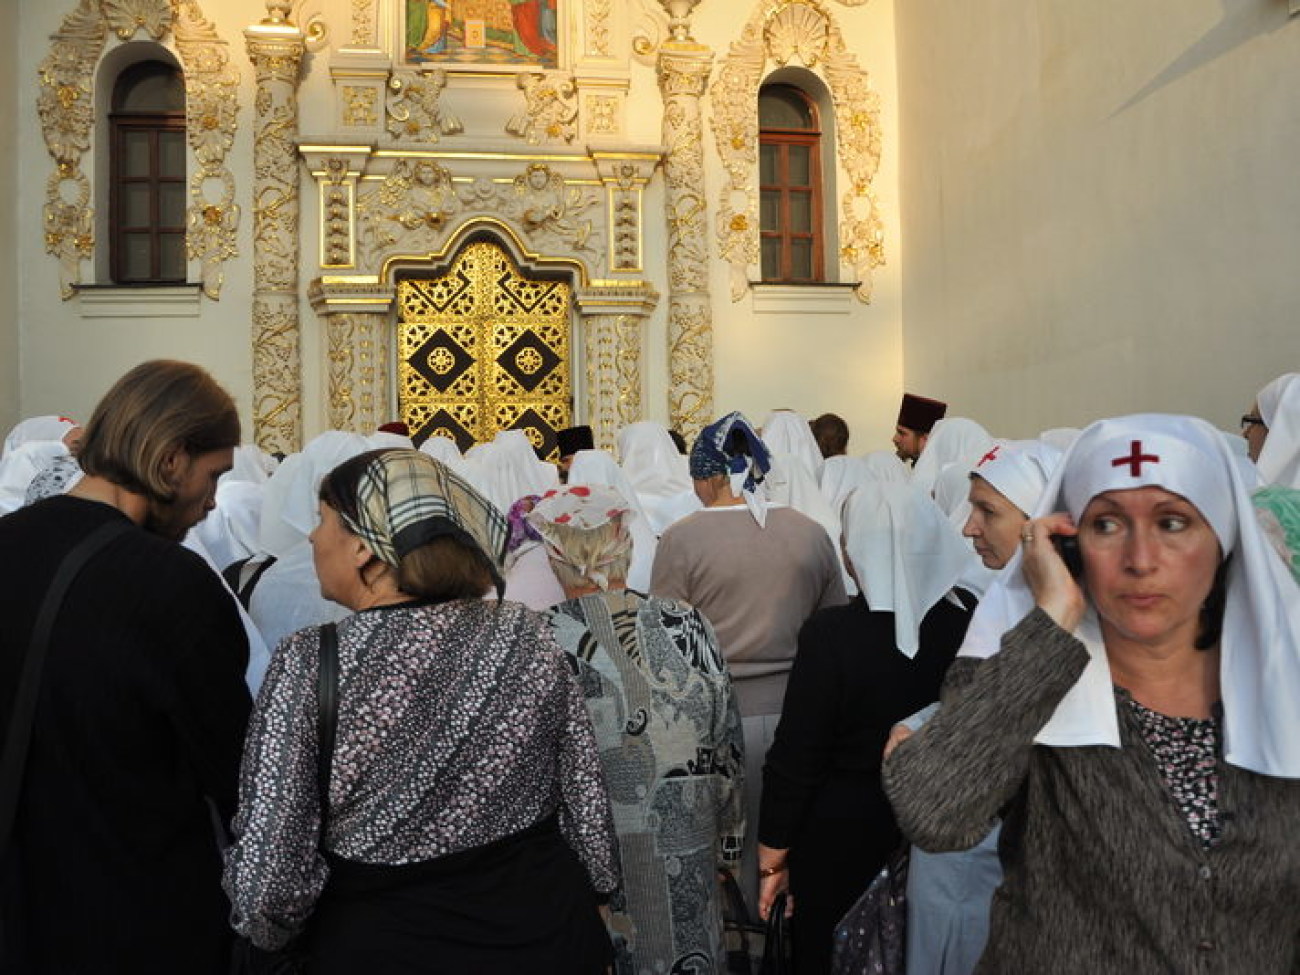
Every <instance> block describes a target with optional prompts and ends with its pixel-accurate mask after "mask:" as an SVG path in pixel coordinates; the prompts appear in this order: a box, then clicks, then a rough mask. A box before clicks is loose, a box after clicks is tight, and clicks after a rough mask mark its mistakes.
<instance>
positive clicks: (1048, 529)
mask: <svg viewBox="0 0 1300 975" xmlns="http://www.w3.org/2000/svg"><path fill="white" fill-rule="evenodd" d="M1037 511H1038V512H1039V513H1040V516H1039V517H1035V518H1033V519H1031V520H1030V521H1028V522H1027V523H1026V524H1025V526H1024V529H1023V531H1022V535H1021V552H1020V554H1019V555H1018V556H1017V557H1016V558H1015V559H1013V560H1012V562H1011V563H1010V564H1009V565H1008V567H1007V570H1006V573H1005V575H1004V577H1003V578H1002V579H1001V580H999V582H998V583H997V584H996V585H995V586H994V587H993V589H991V590H990V591H989V593H988V594H986V596H985V599H984V601H983V602H981V604H980V607H979V609H978V610H977V612H976V616H975V619H974V620H973V622H972V624H971V629H970V631H969V633H968V635H967V639H966V643H965V645H964V646H963V648H962V651H961V653H962V656H960V657H959V658H958V660H957V661H956V662H954V664H953V666H952V668H951V669H950V670H949V673H948V677H947V682H946V685H945V690H944V703H943V707H942V708H941V709H940V711H939V713H938V715H937V716H936V717H935V718H934V719H933V720H932V721H931V722H930V723H929V724H927V725H926V726H925V728H924V729H923V730H922V731H920V732H918V733H917V734H916V735H914V736H912V737H911V738H909V739H908V740H906V741H905V742H903V743H902V744H901V745H899V746H898V748H897V749H896V750H895V751H894V753H893V754H892V756H891V757H890V758H889V759H887V760H886V763H885V767H884V780H885V787H886V790H887V792H888V794H889V796H890V799H891V801H892V802H893V806H894V811H895V813H896V815H897V817H898V821H899V824H900V826H901V827H902V829H903V831H904V833H906V834H907V835H908V836H909V837H910V838H911V839H912V841H913V842H914V843H916V844H917V845H918V846H920V847H922V848H923V849H927V850H949V849H962V848H965V847H967V846H969V845H971V844H972V843H974V842H975V841H977V840H978V839H979V838H980V837H981V836H982V835H983V834H984V833H985V832H986V831H987V829H988V827H989V825H990V823H991V822H992V821H993V819H994V818H995V817H997V816H999V815H1001V816H1002V818H1003V821H1004V827H1003V834H1002V840H1001V843H1000V846H999V853H1000V856H1001V860H1002V865H1003V870H1004V873H1005V880H1004V882H1003V884H1002V885H1001V886H1000V887H999V888H998V891H997V894H996V895H995V897H994V901H993V908H992V914H991V926H990V934H989V941H988V945H987V948H986V949H985V952H984V955H983V957H982V958H981V960H980V964H979V967H978V968H977V971H978V972H981V973H990V972H1053V973H1067V975H1068V973H1073V972H1079V973H1083V972H1087V973H1090V975H1095V973H1109V972H1114V973H1121V972H1123V973H1128V972H1148V971H1193V970H1195V971H1215V972H1225V973H1226V972H1245V971H1249V972H1252V973H1259V975H1263V973H1273V972H1277V973H1286V972H1292V971H1294V970H1295V968H1296V965H1297V963H1298V962H1300V918H1298V917H1297V914H1296V912H1295V909H1294V905H1295V904H1296V902H1297V899H1298V898H1300V844H1296V843H1295V842H1294V839H1293V836H1292V833H1293V824H1294V822H1295V819H1296V815H1297V814H1298V813H1300V781H1297V779H1300V721H1298V720H1297V712H1296V708H1295V701H1296V700H1297V699H1298V698H1300V598H1298V597H1300V591H1298V590H1297V588H1296V584H1295V582H1294V581H1293V580H1292V578H1291V576H1290V573H1289V571H1288V569H1287V568H1286V566H1285V565H1283V564H1282V562H1281V560H1280V559H1279V558H1278V557H1277V555H1276V553H1275V552H1274V551H1273V549H1272V548H1271V547H1270V545H1269V544H1268V542H1267V540H1266V539H1265V538H1264V536H1263V534H1262V533H1261V531H1260V528H1259V525H1258V523H1257V522H1256V520H1255V516H1254V514H1253V511H1252V509H1251V505H1250V499H1249V494H1248V489H1247V485H1246V484H1245V483H1244V481H1243V478H1242V474H1241V472H1240V469H1239V467H1238V465H1237V462H1236V461H1235V460H1234V458H1233V455H1232V453H1231V451H1230V450H1229V448H1228V446H1227V444H1226V443H1225V442H1224V441H1223V439H1222V438H1221V437H1220V435H1219V434H1218V432H1217V431H1216V430H1215V429H1214V428H1213V427H1211V426H1210V425H1209V424H1207V423H1205V422H1204V421H1201V420H1197V419H1193V418H1191V417H1177V416H1164V415H1153V414H1148V415H1141V416H1133V417H1126V418H1121V419H1115V420H1103V421H1100V422H1098V423H1095V424H1093V425H1092V426H1091V427H1089V428H1088V429H1087V430H1085V431H1084V432H1083V434H1081V435H1080V437H1079V439H1078V440H1077V441H1076V442H1075V444H1074V445H1073V446H1072V447H1071V449H1070V451H1069V452H1068V453H1067V455H1066V457H1065V459H1064V460H1063V462H1062V465H1061V467H1060V468H1059V469H1058V471H1057V473H1056V474H1055V475H1054V477H1053V480H1052V482H1051V483H1050V484H1049V485H1048V487H1047V490H1046V491H1045V492H1044V496H1043V499H1042V502H1041V503H1040V505H1039V507H1038V509H1037ZM1053 535H1073V536H1076V537H1077V539H1078V546H1079V551H1080V555H1081V558H1082V572H1081V575H1080V577H1079V578H1076V577H1075V576H1074V575H1072V574H1071V572H1070V571H1069V570H1068V569H1067V568H1066V566H1065V564H1064V563H1063V562H1062V560H1061V557H1060V555H1059V554H1058V552H1057V549H1056V547H1055V546H1054V545H1053V540H1052V537H1051V536H1053Z"/></svg>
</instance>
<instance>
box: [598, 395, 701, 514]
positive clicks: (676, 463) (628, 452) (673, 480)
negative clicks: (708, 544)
mask: <svg viewBox="0 0 1300 975" xmlns="http://www.w3.org/2000/svg"><path fill="white" fill-rule="evenodd" d="M618 457H619V464H620V466H621V467H622V468H623V473H624V474H626V475H627V479H628V481H629V482H630V483H631V485H632V489H633V490H634V491H636V497H637V502H638V503H639V504H640V505H641V510H642V511H643V512H644V513H645V516H646V519H647V520H648V521H649V523H650V528H651V530H652V531H653V532H654V533H655V534H656V535H662V534H663V533H664V529H666V528H667V527H668V526H669V525H671V524H672V523H673V522H674V521H677V520H678V519H680V518H685V517H686V516H687V515H689V514H690V513H691V512H692V511H698V510H699V508H700V499H699V498H697V497H696V496H695V485H694V482H693V481H692V480H691V475H690V471H689V470H688V469H687V460H686V457H685V456H684V455H682V454H680V453H678V452H677V445H676V444H674V443H673V438H672V437H671V436H670V435H669V433H668V428H667V427H665V426H664V425H663V424H662V423H655V422H653V421H650V420H643V421H641V422H640V423H632V424H629V425H628V426H626V427H624V428H623V429H622V430H620V431H619V434H618Z"/></svg>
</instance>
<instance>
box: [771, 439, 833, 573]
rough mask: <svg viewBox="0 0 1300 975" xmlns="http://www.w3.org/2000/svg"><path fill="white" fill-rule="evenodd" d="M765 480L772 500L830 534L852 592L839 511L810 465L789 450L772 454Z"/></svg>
mask: <svg viewBox="0 0 1300 975" xmlns="http://www.w3.org/2000/svg"><path fill="white" fill-rule="evenodd" d="M766 483H767V491H768V499H769V500H770V501H771V502H772V503H773V504H783V505H786V506H788V507H791V508H793V509H794V510H795V511H797V512H799V513H800V514H802V515H806V516H808V517H809V518H811V519H812V520H813V521H815V522H817V524H819V525H821V526H822V529H823V530H824V531H825V532H826V534H827V535H828V536H830V540H831V548H833V549H834V550H835V558H836V561H837V562H840V563H841V564H840V574H841V575H842V576H843V577H844V582H845V586H846V591H847V592H849V593H852V592H853V591H854V587H853V580H852V579H851V578H850V577H849V574H848V570H847V569H845V568H844V565H843V557H842V556H841V555H840V513H839V511H837V510H836V509H835V508H833V507H831V503H830V502H829V501H827V500H826V495H824V494H822V490H821V488H820V487H818V486H817V482H816V481H815V480H814V479H813V476H812V475H811V474H809V473H808V468H807V466H806V465H805V464H804V463H803V461H801V460H800V459H799V458H797V457H793V456H791V455H790V454H773V455H772V469H771V470H770V471H768V472H767V480H766Z"/></svg>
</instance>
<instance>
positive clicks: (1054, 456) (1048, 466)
mask: <svg viewBox="0 0 1300 975" xmlns="http://www.w3.org/2000/svg"><path fill="white" fill-rule="evenodd" d="M1062 456H1063V455H1062V453H1061V451H1059V450H1057V449H1056V448H1055V447H1053V446H1052V445H1051V444H1048V443H1045V442H1043V441H1042V440H1005V441H1003V442H1001V443H998V444H995V445H994V446H993V448H992V449H991V450H990V451H989V452H988V453H987V454H985V455H984V456H983V457H982V458H980V460H979V462H978V463H977V464H976V465H975V466H974V467H972V468H971V469H970V472H969V473H971V474H978V475H979V476H980V477H982V478H984V480H986V481H988V482H989V484H990V485H991V486H992V487H993V488H994V489H995V490H996V491H997V492H998V493H999V494H1001V495H1002V496H1003V497H1004V498H1006V499H1007V500H1008V501H1010V502H1011V503H1012V504H1014V505H1015V506H1016V507H1017V508H1019V509H1020V511H1021V512H1022V513H1023V514H1025V515H1028V514H1030V513H1031V512H1032V511H1033V510H1034V509H1035V508H1036V507H1037V506H1038V499H1039V498H1040V497H1042V495H1043V488H1045V487H1047V482H1048V481H1049V480H1050V479H1051V477H1052V472H1053V471H1055V470H1056V465H1057V464H1059V463H1060V462H1061V457H1062Z"/></svg>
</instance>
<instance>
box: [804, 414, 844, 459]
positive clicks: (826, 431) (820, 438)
mask: <svg viewBox="0 0 1300 975" xmlns="http://www.w3.org/2000/svg"><path fill="white" fill-rule="evenodd" d="M808 427H809V429H811V430H812V435H813V438H814V439H815V440H816V441H817V449H818V450H820V451H821V454H822V456H823V457H838V456H839V455H840V454H842V453H844V452H845V451H846V450H848V448H849V425H848V424H847V423H845V422H844V419H843V417H840V416H836V415H835V414H834V413H823V414H822V415H821V416H819V417H817V419H815V420H810V421H808Z"/></svg>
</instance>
